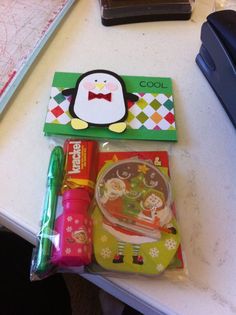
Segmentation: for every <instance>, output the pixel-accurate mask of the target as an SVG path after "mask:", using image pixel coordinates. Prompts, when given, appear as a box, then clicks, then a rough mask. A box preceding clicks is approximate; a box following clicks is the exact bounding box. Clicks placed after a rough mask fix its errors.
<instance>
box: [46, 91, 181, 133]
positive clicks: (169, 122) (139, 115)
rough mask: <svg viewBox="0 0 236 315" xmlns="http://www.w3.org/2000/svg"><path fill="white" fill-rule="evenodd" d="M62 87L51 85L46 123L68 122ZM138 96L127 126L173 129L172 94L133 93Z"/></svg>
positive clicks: (68, 102) (67, 99) (131, 109)
mask: <svg viewBox="0 0 236 315" xmlns="http://www.w3.org/2000/svg"><path fill="white" fill-rule="evenodd" d="M61 91H62V89H59V88H57V87H52V90H51V96H50V101H49V105H48V112H47V116H46V123H51V124H62V125H66V124H68V123H69V122H70V120H71V116H70V113H69V104H70V97H65V96H64V95H63V94H62V93H61ZM133 94H135V95H137V96H138V97H139V100H138V101H137V102H135V103H131V104H130V106H129V110H128V117H127V121H126V122H127V126H128V127H129V128H131V129H140V128H145V129H148V130H175V129H176V127H175V114H174V104H173V97H172V95H170V96H167V95H165V94H163V93H160V94H154V93H133Z"/></svg>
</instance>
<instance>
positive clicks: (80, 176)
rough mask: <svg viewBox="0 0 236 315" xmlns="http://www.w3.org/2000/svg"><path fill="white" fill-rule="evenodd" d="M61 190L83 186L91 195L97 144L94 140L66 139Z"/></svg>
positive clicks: (96, 159)
mask: <svg viewBox="0 0 236 315" xmlns="http://www.w3.org/2000/svg"><path fill="white" fill-rule="evenodd" d="M64 151H65V156H66V161H65V177H64V181H63V191H65V190H67V189H74V188H85V189H86V190H87V191H88V192H89V195H90V196H91V197H92V196H93V193H94V187H95V182H96V178H97V165H98V144H97V142H95V141H87V140H86V141H85V140H73V139H70V140H67V141H66V142H65V144H64Z"/></svg>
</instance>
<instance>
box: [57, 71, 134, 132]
mask: <svg viewBox="0 0 236 315" xmlns="http://www.w3.org/2000/svg"><path fill="white" fill-rule="evenodd" d="M62 94H63V95H65V96H69V95H71V96H72V98H71V102H70V106H69V112H70V114H71V116H72V119H71V126H72V128H73V129H77V130H79V129H86V128H88V127H89V126H101V127H105V126H107V127H108V129H109V130H110V131H113V132H117V133H121V132H123V131H124V130H125V129H126V122H125V120H126V118H127V115H128V106H127V101H128V100H130V101H133V102H136V101H137V100H138V96H136V95H134V94H132V93H127V91H126V87H125V83H124V81H123V79H122V78H121V77H120V76H119V75H117V74H116V73H114V72H111V71H108V70H93V71H89V72H86V73H84V74H82V75H81V76H80V77H79V79H78V80H77V83H76V86H75V88H72V89H66V90H64V91H63V92H62Z"/></svg>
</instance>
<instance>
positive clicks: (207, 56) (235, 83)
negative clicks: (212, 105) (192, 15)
mask: <svg viewBox="0 0 236 315" xmlns="http://www.w3.org/2000/svg"><path fill="white" fill-rule="evenodd" d="M201 40H202V45H201V48H200V51H199V54H198V55H197V57H196V62H197V64H198V66H199V68H200V69H201V71H202V72H203V74H204V75H205V77H206V78H207V80H208V82H209V83H210V85H211V86H212V88H213V89H214V91H215V93H216V95H217V96H218V98H219V100H220V102H221V103H222V105H223V106H224V108H225V110H226V112H227V114H228V116H229V118H230V119H231V121H232V123H233V125H234V127H235V128H236V11H233V10H223V11H218V12H214V13H211V14H210V15H208V17H207V21H206V22H205V23H204V24H203V25H202V29H201Z"/></svg>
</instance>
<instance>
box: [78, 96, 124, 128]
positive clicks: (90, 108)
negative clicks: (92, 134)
mask: <svg viewBox="0 0 236 315" xmlns="http://www.w3.org/2000/svg"><path fill="white" fill-rule="evenodd" d="M74 112H75V114H76V116H77V117H78V118H80V119H82V120H84V121H86V122H88V123H91V124H101V125H102V124H111V123H114V122H116V121H119V120H121V119H122V118H123V117H124V115H125V113H126V106H125V102H124V99H123V97H122V98H120V97H119V98H117V97H115V98H114V99H112V101H111V102H110V101H107V100H103V99H102V100H100V99H93V100H87V99H85V98H84V97H81V96H80V95H78V94H77V96H76V99H75V103H74Z"/></svg>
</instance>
